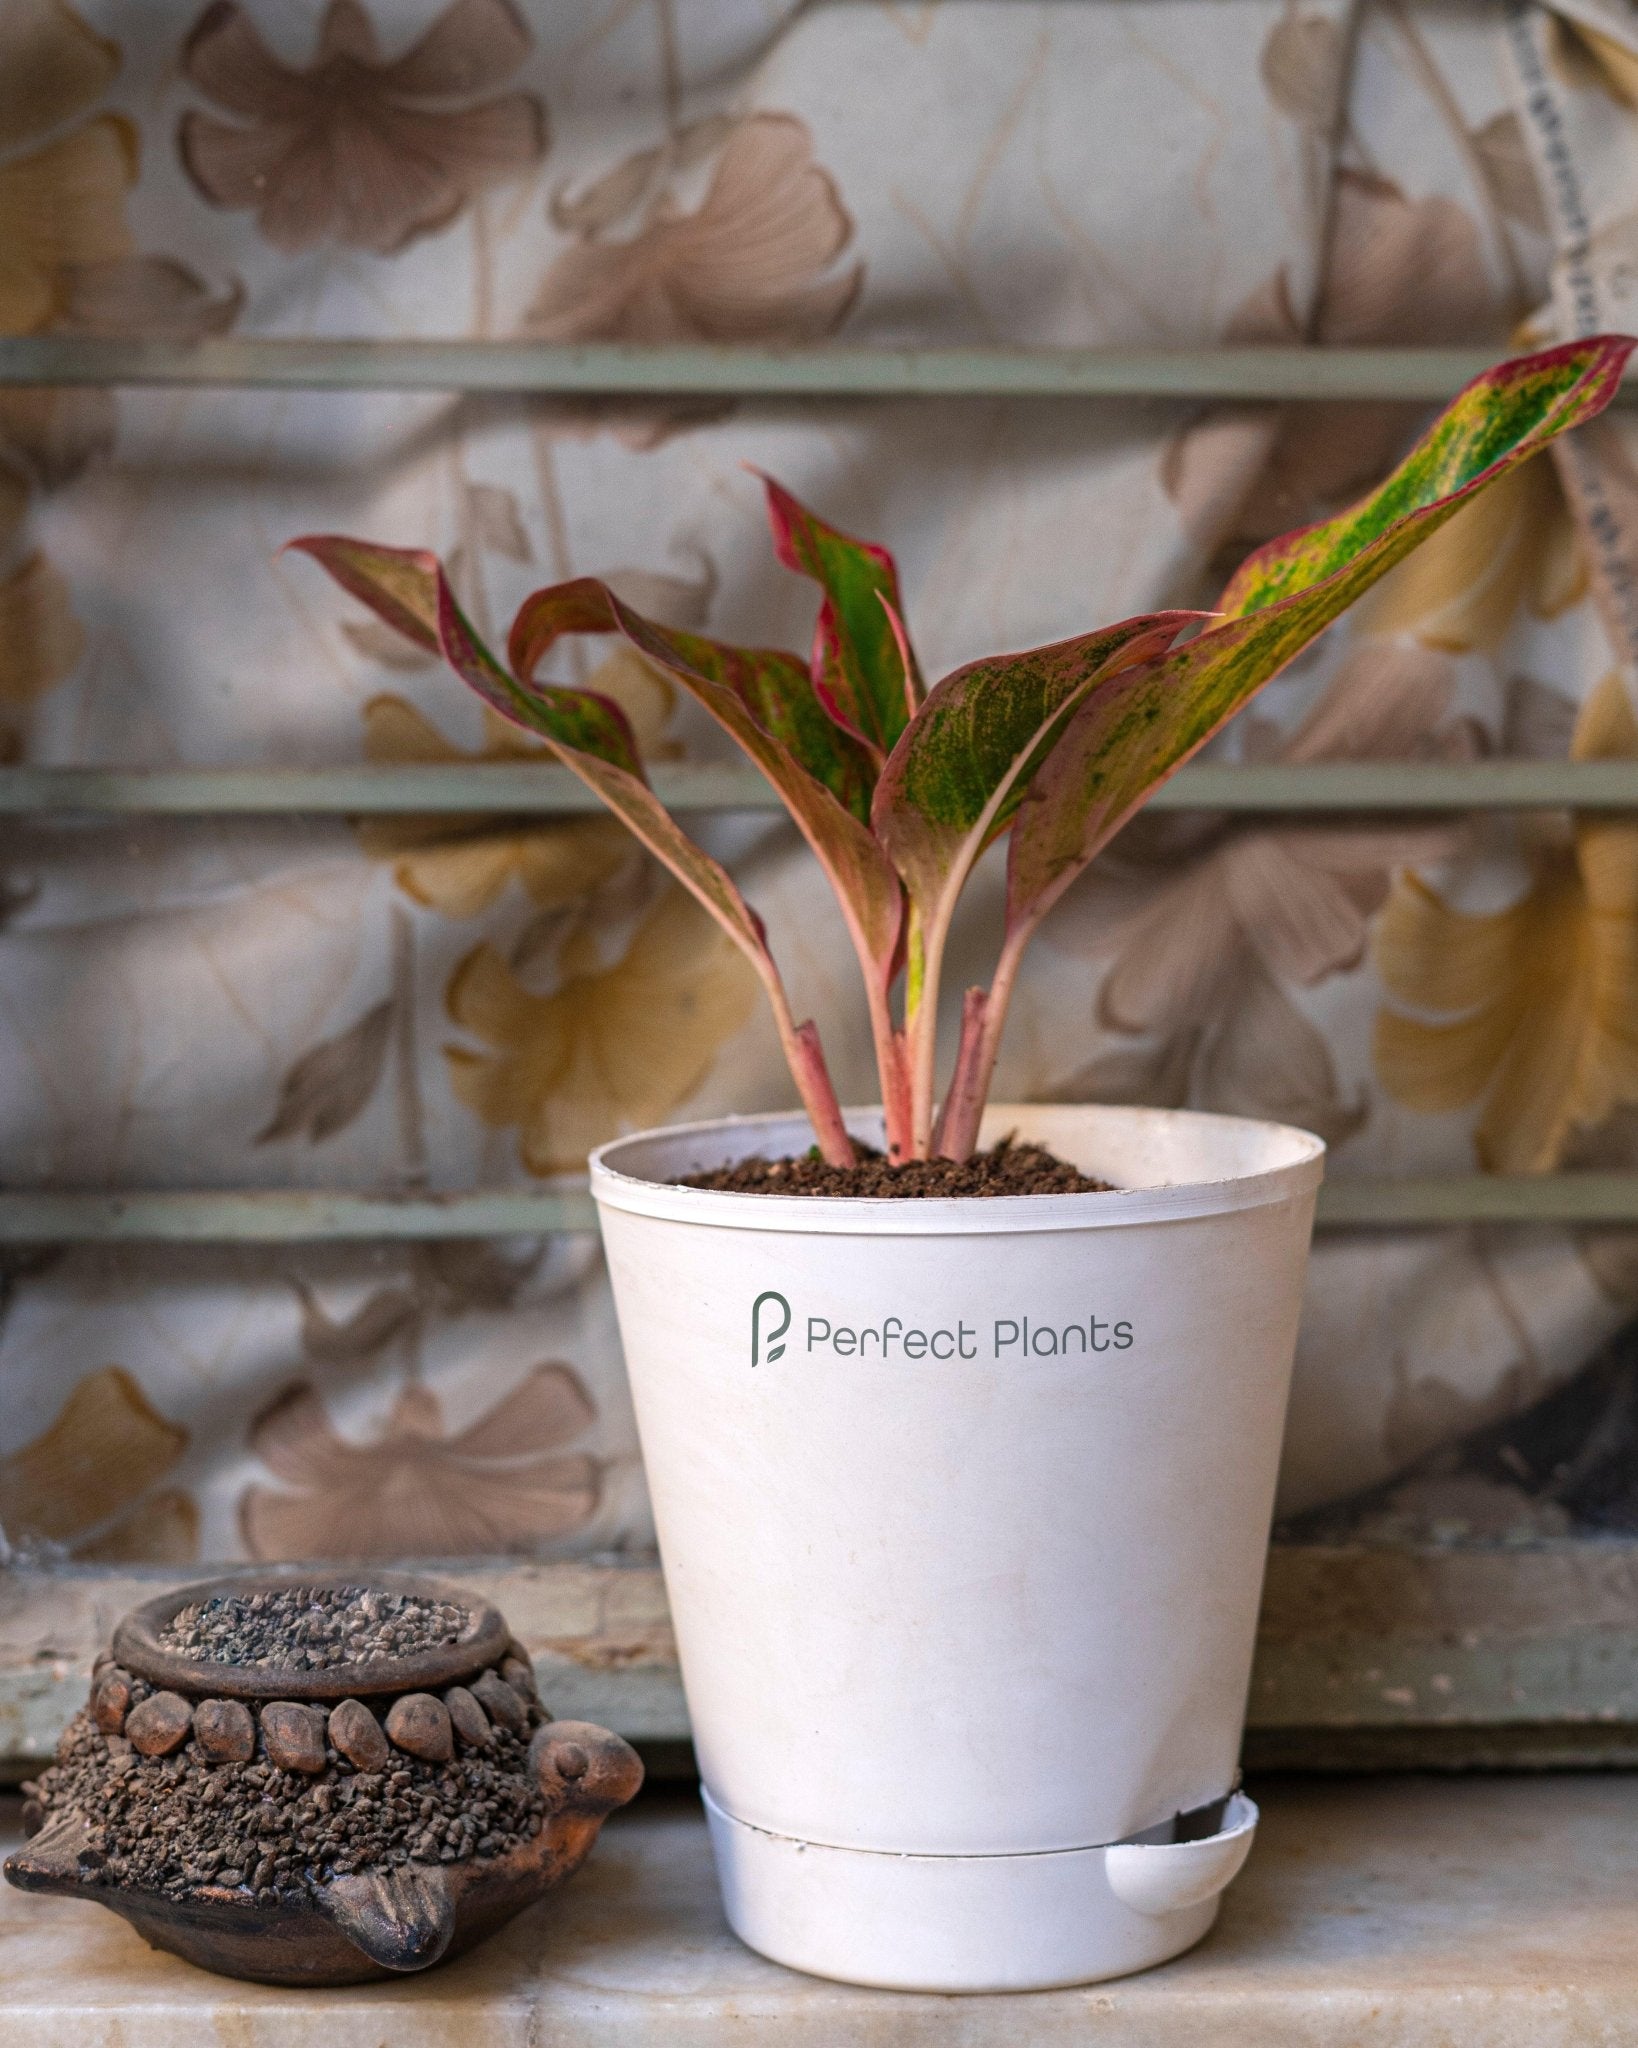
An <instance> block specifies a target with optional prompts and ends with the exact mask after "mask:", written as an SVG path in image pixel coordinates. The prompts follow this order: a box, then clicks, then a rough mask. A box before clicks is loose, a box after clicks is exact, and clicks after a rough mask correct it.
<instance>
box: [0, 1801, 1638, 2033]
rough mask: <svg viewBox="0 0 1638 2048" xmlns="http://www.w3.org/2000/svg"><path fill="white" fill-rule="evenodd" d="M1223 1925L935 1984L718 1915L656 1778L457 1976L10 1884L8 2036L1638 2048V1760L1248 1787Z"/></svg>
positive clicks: (695, 1814) (0, 2022) (700, 1848)
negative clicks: (1249, 1826) (1003, 1993)
mask: <svg viewBox="0 0 1638 2048" xmlns="http://www.w3.org/2000/svg"><path fill="white" fill-rule="evenodd" d="M1250 1789H1251V1791H1252V1794H1253V1796H1254V1797H1255V1798H1257V1799H1258V1800H1259V1801H1261V1802H1262V1808H1263V1823H1262V1826H1261V1828H1260V1829H1259V1831H1258V1838H1257V1845H1256V1847H1255V1849H1254V1850H1253V1851H1252V1856H1251V1861H1250V1862H1249V1863H1248V1864H1247V1866H1246V1869H1245V1871H1244V1873H1243V1875H1242V1876H1240V1877H1239V1878H1238V1879H1236V1881H1235V1883H1234V1884H1233V1886H1232V1887H1231V1888H1230V1890H1229V1892H1228V1894H1227V1898H1226V1900H1225V1903H1224V1908H1223V1914H1222V1918H1221V1920H1220V1921H1219V1923H1218V1926H1217V1929H1216V1931H1215V1933H1213V1934H1212V1935H1210V1936H1208V1938H1207V1939H1206V1941H1205V1942H1204V1943H1203V1944H1202V1945H1201V1946H1200V1947H1199V1948H1197V1949H1196V1950H1195V1951H1194V1952H1193V1953H1192V1954H1191V1955H1187V1956H1184V1957H1181V1958H1180V1959H1179V1960H1178V1961H1176V1962H1174V1963H1169V1964H1167V1965H1166V1966H1165V1967H1164V1968H1162V1969H1158V1970H1150V1971H1148V1972H1146V1973H1145V1974H1144V1975H1142V1976H1139V1977H1128V1978H1125V1979H1123V1980H1120V1981H1117V1982H1114V1983H1110V1984H1094V1985H1089V1986H1087V1987H1086V1988H1084V1989H1082V1990H1074V1991H1047V1992H1036V1993H1034V1994H1032V1995H1030V1996H1028V1997H1023V1998H1010V1997H997V1998H967V1999H959V2000H956V1999H947V1998H920V1997H913V1996H907V1995H905V1994H902V1993H894V1992H884V1991H864V1990H857V1989H854V1988H853V1987H851V1986H848V1985H845V1984H826V1983H822V1982H821V1981H820V1980H819V1979H817V1978H813V1977H800V1976H797V1975H796V1974H795V1973H794V1972H791V1971H788V1970H782V1969H780V1968H778V1967H777V1965H775V1964H773V1963H768V1962H764V1961H763V1960H762V1959H761V1958H760V1957H758V1956H755V1955H752V1954H751V1952H750V1951H749V1950H748V1949H745V1948H742V1947H741V1946H740V1944H739V1943H738V1942H736V1941H735V1940H734V1938H733V1936H732V1935H731V1934H729V1932H728V1931H727V1928H726V1927H725V1926H724V1925H723V1921H722V1916H721V1911H720V1908H719V1907H718V1905H717V1900H716V1887H715V1884H714V1882H713V1879H712V1874H711V1858H710V1850H709V1847H708V1845H707V1842H706V1837H705V1826H704V1823H703V1821H702V1820H701V1818H700V1814H699V1808H698V1805H697V1803H695V1802H693V1801H691V1800H685V1799H683V1798H681V1797H678V1796H667V1795H662V1794H654V1795H650V1794H645V1795H644V1797H643V1798H642V1799H641V1800H640V1801H639V1802H638V1805H637V1807H636V1809H635V1810H634V1811H632V1812H630V1813H627V1814H617V1815H616V1816H615V1817H614V1819H613V1821H612V1822H611V1823H610V1824H609V1826H608V1827H607V1828H606V1829H605V1830H604V1832H603V1836H602V1839H601V1840H600V1841H599V1843H598V1846H597V1850H596V1852H595V1854H594V1855H593V1856H592V1858H591V1860H590V1861H589V1862H588V1864H587V1865H586V1867H585V1869H584V1870H582V1871H581V1872H580V1874H579V1875H578V1876H577V1877H576V1878H575V1880H574V1882H573V1883H572V1884H570V1885H568V1886H566V1887H565V1888H564V1889H563V1891H562V1892H560V1893H558V1894H555V1895H554V1897H553V1898H552V1900H551V1901H550V1903H549V1904H548V1905H547V1906H546V1907H545V1908H544V1909H542V1910H541V1911H539V1912H531V1913H527V1914H525V1915H524V1916H523V1918H522V1919H521V1920H519V1921H517V1922H516V1923H515V1924H514V1925H513V1926H511V1927H509V1928H506V1929H504V1930H503V1931H502V1932H501V1933H499V1934H498V1935H496V1936H495V1937H494V1938H493V1939H492V1940H490V1941H487V1942H485V1943H484V1944H483V1946H482V1947H480V1948H478V1949H476V1950H474V1951H473V1953H472V1954H471V1955H470V1956H468V1957H466V1958H464V1959H463V1960H462V1961H461V1962H459V1963H457V1964H455V1965H453V1966H451V1967H450V1968H449V1969H447V1970H441V1971H440V1972H439V1973H438V1975H437V1977H436V1978H431V1977H429V1978H428V1979H427V1980H426V1981H425V1982H418V1981H416V1980H414V1979H407V1980H404V1981H401V1982H393V1983H386V1984H367V1985H360V1986H358V1987H357V1988H355V1989H353V1990H350V1991H346V1992H343V1993H340V1994H337V1993H336V1992H333V1991H331V1992H323V1991H315V1992H305V1991H286V1990H278V1991H272V1990H266V1989H264V1988H262V1987H260V1986H258V1985H254V1984H235V1983H230V1982H227V1981H226V1980H224V1979H221V1978H213V1977H208V1976H206V1975H205V1974H204V1973H203V1972H201V1971H198V1970H190V1969H189V1968H188V1967H187V1966H186V1965H185V1964H183V1963H179V1962H177V1961H176V1960H175V1959H174V1958H173V1957H170V1956H164V1955H159V1954H156V1953H154V1952H153V1951H151V1950H149V1949H147V1948H145V1947H144V1946H143V1944H142V1942H141V1941H140V1940H139V1938H138V1937H137V1936H136V1935H135V1934H133V1933H132V1932H131V1930H130V1929H129V1928H128V1927H126V1926H124V1925H123V1924H122V1923H121V1922H119V1921H118V1920H116V1919H115V1918H114V1917H113V1915H112V1914H105V1913H88V1912H87V1911H85V1909H84V1908H83V1907H82V1906H80V1905H79V1904H77V1903H76V1902H74V1901H73V1900H68V1899H34V1898H26V1897H24V1896H23V1894H21V1893H20V1892H15V1891H12V1890H10V1889H9V1887H0V1970H3V1972H4V1982H5V1985H6V1996H5V1998H4V2000H3V2001H0V2048H178V2044H179V2043H183V2042H186V2043H192V2042H195V2041H200V2042H205V2041H212V2042H231V2043H232V2044H233V2048H381V2044H382V2043H383V2042H390V2043H391V2044H392V2048H460V2044H465V2043H469V2042H481V2043H482V2044H483V2048H538V2044H540V2043H541V2042H543V2041H554V2042H555V2041H563V2042H569V2041H572V2042H573V2043H574V2044H575V2048H706V2044H715V2043H718V2042H725V2041H732V2042H733V2043H734V2048H945V2044H949V2043H951V2042H955V2041H959V2042H960V2043H961V2044H962V2048H1276V2044H1277V2048H1625V2044H1627V2043H1629V2042H1631V2041H1632V2040H1633V2039H1634V2024H1633V2015H1634V2013H1638V1944H1635V1943H1634V1941H1633V1938H1632V1933H1633V1901H1634V1899H1638V1775H1631V1776H1611V1777H1602V1776H1597V1775H1594V1774H1590V1773H1588V1774H1583V1773H1579V1772H1578V1773H1573V1774H1568V1775H1565V1776H1562V1777H1529V1778H1448V1779H1439V1780H1436V1779H1426V1778H1422V1779H1393V1778H1383V1777H1372V1778H1368V1779H1359V1780H1335V1779H1331V1780H1323V1781H1322V1780H1313V1779H1310V1780H1307V1781H1298V1780H1286V1781H1285V1782H1283V1783H1276V1784H1273V1785H1268V1784H1263V1785H1259V1784H1256V1783H1253V1785H1252V1786H1251V1788H1250Z"/></svg>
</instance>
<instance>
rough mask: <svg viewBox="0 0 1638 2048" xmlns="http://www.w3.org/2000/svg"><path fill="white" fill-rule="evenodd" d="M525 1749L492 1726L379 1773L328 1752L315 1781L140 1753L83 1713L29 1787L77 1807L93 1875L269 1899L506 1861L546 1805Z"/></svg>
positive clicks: (174, 1893) (394, 1758) (193, 1757)
mask: <svg viewBox="0 0 1638 2048" xmlns="http://www.w3.org/2000/svg"><path fill="white" fill-rule="evenodd" d="M528 1746H529V1737H528V1734H527V1733H524V1734H513V1733H511V1732H510V1731H508V1730H507V1729H505V1728H502V1727H498V1726H497V1727H495V1728H494V1729H493V1731H492V1733H491V1735H490V1738H489V1740H488V1742H487V1743H486V1745H485V1746H484V1748H483V1749H482V1750H481V1751H473V1752H466V1753H458V1754H457V1755H456V1756H455V1757H453V1758H452V1759H451V1760H450V1761H449V1762H448V1763H427V1762H424V1761H422V1760H421V1759H420V1758H418V1757H412V1756H406V1755H404V1754H403V1753H402V1752H400V1751H397V1750H395V1751H393V1752H392V1754H391V1756H390V1757H389V1759H388V1761H387V1763H386V1764H385V1765H384V1766H383V1768H382V1769H381V1770H379V1771H349V1770H348V1768H347V1766H346V1764H345V1762H344V1761H343V1760H341V1759H339V1758H337V1757H335V1756H334V1754H333V1753H332V1756H331V1759H330V1761H329V1763H328V1766H327V1768H326V1769H325V1771H324V1772H323V1774H322V1775H319V1776H314V1777H309V1776H306V1775H304V1774H302V1773H300V1772H295V1771H283V1770H280V1769H278V1768H277V1767H276V1766H275V1765H273V1764H271V1763H268V1762H266V1761H265V1760H262V1761H256V1762H250V1763H242V1764H235V1763H206V1762H205V1761H204V1760H203V1759H202V1758H201V1757H200V1756H199V1754H198V1752H197V1749H196V1747H195V1745H194V1744H193V1743H191V1742H190V1743H188V1745H187V1746H186V1748H184V1749H183V1750H181V1751H179V1752H178V1753H177V1754H176V1755H174V1756H168V1757H163V1758H162V1757H152V1756H142V1755H140V1754H139V1753H138V1752H137V1751H136V1750H135V1749H133V1747H132V1746H131V1744H130V1743H129V1742H128V1741H126V1740H125V1739H124V1738H123V1737H122V1736H117V1735H115V1736H107V1735H104V1734H102V1733H101V1732H100V1731H99V1730H98V1729H97V1728H96V1727H95V1726H94V1724H93V1723H92V1721H91V1720H90V1718H89V1717H88V1716H87V1715H85V1714H78V1715H76V1716H75V1718H74V1719H73V1720H72V1721H71V1722H70V1723H69V1725H68V1727H67V1728H66V1729H65V1730H64V1732H63V1738H62V1741H61V1743H60V1745H59V1747H58V1752H57V1757H58V1760H57V1762H56V1764H55V1765H53V1767H52V1768H51V1769H50V1770H49V1771H47V1772H45V1774H44V1775H43V1777H42V1778H41V1781H40V1783H39V1785H38V1786H32V1787H27V1788H25V1789H26V1790H27V1791H28V1792H29V1794H30V1804H31V1805H32V1806H33V1808H34V1809H35V1812H34V1819H35V1822H36V1824H38V1822H39V1821H44V1820H55V1819H56V1818H57V1817H58V1816H59V1815H63V1814H68V1813H77V1814H79V1815H81V1816H83V1818H84V1819H85V1820H86V1822H87V1824H88V1827H89V1841H88V1844H87V1847H86V1849H85V1851H84V1852H83V1853H82V1858H81V1867H82V1869H84V1870H85V1872H86V1874H87V1876H89V1877H92V1878H93V1881H94V1882H96V1883H99V1884H109V1885H130V1886H137V1887H140V1888H142V1889H143V1890H152V1891H158V1892H163V1893H165V1894H166V1895H168V1896H169V1897H171V1898H188V1897H190V1896H193V1895H195V1894H196V1893H197V1892H198V1891H199V1890H200V1889H201V1888H202V1887H208V1886H221V1885H225V1886H229V1887H232V1888H234V1889H238V1888H240V1887H243V1888H244V1889H246V1890H248V1891H250V1892H251V1893H253V1894H254V1895H255V1896H256V1898H257V1899H258V1901H259V1902H260V1903H261V1904H263V1905H272V1904H273V1903H274V1902H275V1901H276V1900H277V1898H278V1897H279V1895H280V1894H281V1893H283V1894H290V1893H297V1894H299V1893H301V1892H303V1891H305V1890H306V1889H307V1888H308V1887H309V1886H315V1887H316V1886H318V1885H321V1884H324V1883H326V1882H327V1881H328V1880H329V1879H330V1878H331V1877H336V1876H345V1875H346V1874H348V1873H349V1872H351V1871H355V1870H364V1869H369V1868H381V1867H384V1866H391V1865H394V1864H402V1863H407V1862H409V1861H411V1860H412V1859H413V1860H414V1861H416V1862H419V1863H457V1862H462V1861H464V1860H465V1859H466V1858H467V1857H469V1856H501V1855H505V1854H506V1853H507V1851H508V1850H511V1849H514V1848H516V1847H517V1846H518V1845H519V1843H521V1842H523V1841H524V1840H525V1839H527V1838H528V1837H529V1836H531V1835H538V1834H539V1833H540V1830H541V1828H542V1827H543V1826H544V1825H545V1812H546V1806H545V1800H544V1798H543V1797H542V1795H541V1792H540V1789H539V1786H538V1784H537V1783H536V1782H535V1780H534V1778H533V1775H532V1774H531V1773H530V1772H529V1771H528V1769H527V1758H528ZM25 1811H26V1809H25Z"/></svg>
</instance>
